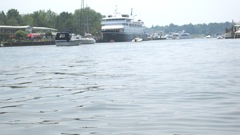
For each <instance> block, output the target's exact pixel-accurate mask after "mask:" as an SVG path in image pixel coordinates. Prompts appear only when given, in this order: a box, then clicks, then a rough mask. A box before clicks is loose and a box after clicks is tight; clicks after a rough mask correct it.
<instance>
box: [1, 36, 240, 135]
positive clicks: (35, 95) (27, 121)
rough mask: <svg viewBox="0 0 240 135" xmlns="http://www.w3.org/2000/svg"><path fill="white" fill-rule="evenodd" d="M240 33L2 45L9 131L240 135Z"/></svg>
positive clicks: (5, 130) (27, 134)
mask: <svg viewBox="0 0 240 135" xmlns="http://www.w3.org/2000/svg"><path fill="white" fill-rule="evenodd" d="M239 43H240V41H239V40H196V39H195V40H175V41H168V40H166V41H149V42H141V43H107V44H105V43H102V44H95V45H89V46H76V47H55V46H43V47H39V46H38V47H11V48H0V95H1V96H0V131H1V134H3V135H13V134H18V135H32V134H51V135H89V134H101V135H106V134H116V135H126V134H128V135H139V134H142V135H146V134H148V135H159V134H163V135H165V134H166V135H202V134H208V135H226V134H231V135H237V134H239V132H240V115H239V114H240V107H239V106H240V99H239V96H240V90H239V88H240V70H239V67H240V53H239V52H240V46H239Z"/></svg>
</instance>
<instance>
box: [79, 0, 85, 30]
mask: <svg viewBox="0 0 240 135" xmlns="http://www.w3.org/2000/svg"><path fill="white" fill-rule="evenodd" d="M83 11H84V0H81V9H80V34H81V33H82V34H84V33H85V29H84V12H83Z"/></svg>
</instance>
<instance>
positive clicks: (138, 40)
mask: <svg viewBox="0 0 240 135" xmlns="http://www.w3.org/2000/svg"><path fill="white" fill-rule="evenodd" d="M142 41H143V39H142V38H139V37H136V38H134V39H133V40H132V42H142Z"/></svg>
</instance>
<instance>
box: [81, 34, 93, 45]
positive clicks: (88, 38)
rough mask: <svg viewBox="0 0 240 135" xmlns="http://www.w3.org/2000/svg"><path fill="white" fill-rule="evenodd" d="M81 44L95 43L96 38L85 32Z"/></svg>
mask: <svg viewBox="0 0 240 135" xmlns="http://www.w3.org/2000/svg"><path fill="white" fill-rule="evenodd" d="M80 42H81V44H95V43H96V40H95V39H94V38H93V36H92V35H91V34H85V36H83V37H80Z"/></svg>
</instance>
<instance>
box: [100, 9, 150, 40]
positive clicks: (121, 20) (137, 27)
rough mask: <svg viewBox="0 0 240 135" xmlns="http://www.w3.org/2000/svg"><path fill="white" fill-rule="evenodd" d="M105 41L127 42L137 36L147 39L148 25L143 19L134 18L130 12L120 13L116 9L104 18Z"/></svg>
mask: <svg viewBox="0 0 240 135" xmlns="http://www.w3.org/2000/svg"><path fill="white" fill-rule="evenodd" d="M101 24H102V28H101V32H102V36H103V42H125V41H132V39H134V38H135V37H142V38H143V40H147V34H146V33H145V29H146V27H145V26H144V23H143V21H141V20H134V17H133V16H132V13H131V15H130V16H129V15H128V14H120V13H118V12H117V10H115V13H114V14H113V15H109V16H107V17H105V18H103V19H102V22H101Z"/></svg>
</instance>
